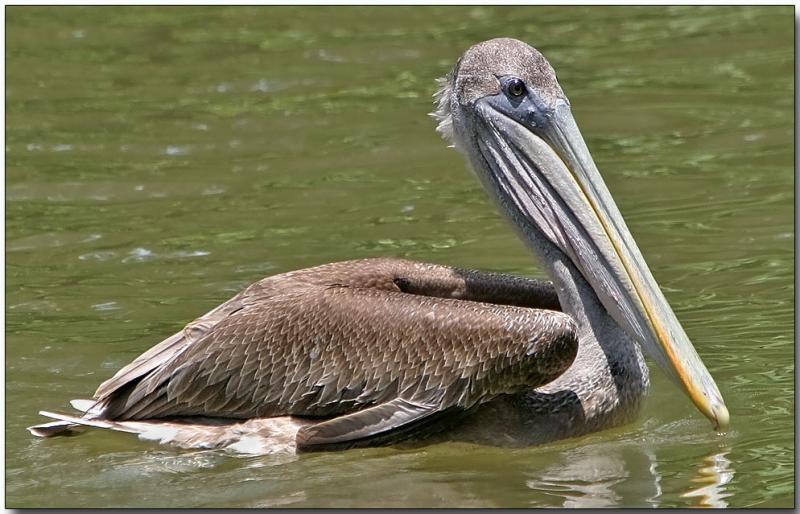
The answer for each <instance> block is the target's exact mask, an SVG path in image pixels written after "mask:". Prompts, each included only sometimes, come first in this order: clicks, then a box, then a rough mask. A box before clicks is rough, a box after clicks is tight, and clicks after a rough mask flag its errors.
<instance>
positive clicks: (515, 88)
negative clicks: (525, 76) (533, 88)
mask: <svg viewBox="0 0 800 514" xmlns="http://www.w3.org/2000/svg"><path fill="white" fill-rule="evenodd" d="M506 91H508V94H509V95H511V96H513V97H515V98H519V97H521V96H522V95H524V94H525V83H524V82H522V80H521V79H518V78H516V77H515V78H512V79H509V81H508V82H506Z"/></svg>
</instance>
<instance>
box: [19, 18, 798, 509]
mask: <svg viewBox="0 0 800 514" xmlns="http://www.w3.org/2000/svg"><path fill="white" fill-rule="evenodd" d="M6 13H7V16H6V24H7V26H6V42H7V44H6V52H7V55H6V73H7V76H6V115H7V119H6V123H7V125H6V312H5V315H6V502H7V506H8V507H34V506H35V507H46V506H47V507H51V506H63V507H86V506H94V507H98V506H102V507H109V506H136V507H218V506H227V507H247V506H314V507H324V506H332V507H348V506H394V507H397V506H430V507H443V506H482V507H493V506H502V507H543V506H584V507H599V506H660V507H685V506H725V505H728V506H734V507H745V506H762V507H768V506H772V507H775V506H784V507H786V506H792V505H793V503H794V485H793V484H794V465H793V462H794V442H793V441H794V338H793V329H794V322H793V308H794V304H793V296H794V288H793V267H794V256H793V247H794V235H793V234H794V226H793V190H794V174H793V121H794V120H793V29H794V27H793V11H792V8H791V7H780V8H731V7H704V8H693V7H676V8H663V7H659V8H608V7H591V8H589V7H576V8H572V7H513V8H497V9H495V8H485V7H467V8H460V7H459V8H455V7H445V8H418V7H414V8H411V7H409V8H363V7H352V8H338V9H333V8H276V7H270V8H266V7H261V8H150V7H129V8H76V7H73V8H52V7H47V8H44V7H9V8H7V10H6ZM501 35H503V36H512V37H518V38H520V39H523V40H526V41H528V42H530V43H532V44H534V45H535V46H537V47H538V48H539V49H541V50H542V51H543V52H544V53H545V55H546V56H547V57H548V58H549V59H550V61H551V62H552V63H553V65H554V66H555V68H556V69H557V71H558V74H559V80H560V81H561V84H562V86H563V87H564V90H565V91H566V92H567V94H568V95H569V96H570V99H571V101H572V104H573V110H574V112H575V116H576V119H577V121H578V123H579V124H580V126H581V128H582V131H583V133H584V136H585V137H586V139H587V143H588V145H589V147H590V149H591V150H592V152H593V154H594V157H595V160H596V162H597V164H598V167H599V168H600V170H601V171H602V172H603V174H604V176H605V178H606V181H607V183H608V186H609V188H610V189H611V191H612V193H613V194H614V196H615V198H616V200H617V202H618V205H619V207H620V209H621V211H622V212H623V214H624V216H625V217H626V219H627V221H628V224H629V226H630V228H631V231H632V232H633V234H634V236H635V237H636V239H637V241H638V243H639V246H640V247H641V249H642V251H643V253H644V255H645V256H646V258H647V260H648V263H649V265H650V267H651V269H652V270H653V272H654V274H655V276H656V278H657V280H658V281H659V283H660V284H661V285H662V287H663V288H664V290H665V294H666V295H667V298H668V299H669V300H670V302H671V304H672V305H673V307H674V309H675V311H676V313H677V315H678V317H679V318H680V319H681V321H682V322H683V324H684V327H685V328H686V331H687V332H688V334H689V335H690V337H691V338H692V340H693V341H694V343H695V345H696V347H697V349H698V352H699V353H700V355H701V356H702V357H703V359H704V360H705V362H706V364H707V365H708V367H709V369H710V370H711V371H712V373H713V375H714V376H715V378H716V380H717V382H718V384H719V386H720V389H721V390H722V393H723V395H724V396H725V398H726V400H727V402H728V407H729V409H730V412H731V416H732V427H731V429H730V431H729V432H728V433H726V434H723V435H718V434H716V433H714V432H713V431H712V430H711V429H710V427H709V424H708V422H707V421H706V420H705V419H704V418H702V416H700V414H698V413H697V412H696V411H695V409H694V408H693V407H692V405H691V403H690V402H689V400H688V399H687V398H686V397H684V396H683V395H682V394H681V393H680V392H679V391H678V390H677V389H676V388H675V387H674V386H673V385H672V384H671V383H670V382H669V381H668V380H667V379H666V378H665V377H664V376H663V374H661V373H660V372H659V371H654V372H653V388H652V392H651V394H650V396H649V398H648V402H647V405H646V407H645V409H644V411H643V412H642V414H641V416H640V417H639V419H638V420H637V421H636V422H634V423H632V424H630V425H626V426H624V427H620V428H616V429H613V430H609V431H605V432H602V433H598V434H593V435H590V436H587V437H584V438H580V439H574V440H568V441H562V442H559V443H556V444H550V445H546V446H542V447H536V448H524V449H502V448H492V447H481V446H470V445H466V444H463V443H458V444H457V443H450V444H439V445H433V446H427V447H424V448H421V449H415V450H398V449H395V448H378V449H366V450H352V451H347V452H341V453H329V454H316V455H309V456H303V457H302V458H299V459H295V458H277V459H276V458H267V457H258V458H241V457H231V456H228V455H225V454H222V453H218V452H203V451H178V450H173V449H170V448H165V447H159V446H155V445H152V444H150V443H145V442H141V441H138V440H136V439H135V438H133V437H130V436H127V435H125V434H113V433H101V432H96V433H88V434H86V435H84V436H81V437H75V438H59V439H54V440H39V439H34V438H32V437H30V435H29V434H28V433H27V432H26V431H25V427H26V426H28V425H31V424H34V423H37V422H39V421H40V418H39V417H38V416H37V414H36V412H37V411H38V410H39V409H43V408H44V409H52V410H64V409H66V408H67V407H66V406H67V401H68V400H69V399H71V398H79V397H86V396H87V395H89V394H91V393H92V392H93V391H94V389H95V388H96V386H97V385H98V384H99V383H100V382H101V381H103V380H104V379H106V378H107V377H109V376H110V375H111V374H112V373H113V372H114V371H115V370H116V369H118V368H119V367H121V366H122V365H124V364H126V363H127V362H129V361H130V360H131V359H132V358H134V357H135V356H137V355H138V354H139V353H140V352H142V351H143V350H145V349H146V348H148V347H150V346H151V345H152V344H154V343H156V342H158V341H160V340H161V339H162V338H163V337H165V336H166V335H169V334H171V333H173V332H174V331H176V330H177V329H179V328H180V327H181V326H182V325H183V324H184V323H186V322H188V321H190V320H192V319H193V318H195V317H196V316H198V315H199V314H202V313H203V312H206V311H207V310H209V309H210V308H212V307H213V306H215V305H217V304H219V303H220V302H222V301H224V300H226V299H227V298H229V297H230V296H232V295H233V294H234V293H235V292H237V291H238V290H239V289H241V288H242V287H244V286H245V285H247V284H249V283H250V282H252V281H254V280H256V279H258V278H260V277H262V276H264V275H268V274H273V273H280V272H284V271H288V270H292V269H296V268H300V267H305V266H312V265H316V264H320V263H324V262H330V261H335V260H343V259H351V258H360V257H369V256H397V257H406V258H411V259H417V260H423V261H431V262H437V263H444V264H451V265H457V266H462V267H475V268H482V269H488V270H495V271H503V272H512V273H519V274H526V275H532V276H541V275H542V273H541V271H540V270H539V269H538V268H537V266H536V264H535V263H534V261H533V259H532V258H531V257H530V256H529V254H528V253H527V252H526V250H525V249H524V247H523V245H522V244H521V243H520V242H519V241H518V240H517V239H516V237H515V236H514V234H513V232H512V231H511V230H510V228H509V227H508V226H507V224H506V223H505V222H504V221H503V220H502V219H501V218H500V217H499V216H498V215H497V214H496V213H495V212H494V209H493V208H492V206H491V205H490V204H489V203H488V202H487V200H486V198H485V195H484V193H483V191H482V190H481V189H480V187H479V186H478V184H477V182H476V181H475V180H474V178H473V177H472V176H471V174H470V173H468V172H467V171H466V170H465V166H464V164H463V162H462V161H461V159H460V158H459V156H457V155H456V153H455V152H454V151H453V150H452V149H448V148H446V145H445V144H444V143H443V142H442V141H441V140H440V139H439V138H438V137H437V136H436V134H435V133H434V131H433V122H432V121H431V120H430V119H428V118H427V117H426V113H427V112H429V111H430V110H431V107H432V106H431V99H430V97H431V94H432V93H433V92H434V90H435V83H434V79H435V78H436V77H439V76H441V75H443V74H445V73H446V72H447V71H448V69H449V68H450V67H451V66H452V65H453V63H454V61H455V59H456V58H457V57H458V56H459V55H461V53H462V52H463V51H464V50H465V49H466V48H467V47H468V46H469V45H471V44H473V43H475V42H478V41H480V40H483V39H487V38H490V37H495V36H501Z"/></svg>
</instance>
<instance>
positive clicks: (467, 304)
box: [30, 38, 729, 453]
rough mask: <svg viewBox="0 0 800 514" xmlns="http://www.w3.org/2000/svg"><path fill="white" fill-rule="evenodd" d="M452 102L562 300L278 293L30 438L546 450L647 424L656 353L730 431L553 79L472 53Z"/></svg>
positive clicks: (384, 274) (452, 291) (471, 274)
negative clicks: (116, 435)
mask: <svg viewBox="0 0 800 514" xmlns="http://www.w3.org/2000/svg"><path fill="white" fill-rule="evenodd" d="M440 86H441V87H440V90H439V92H438V93H437V109H436V112H434V113H433V116H434V117H435V118H436V119H437V121H438V127H437V131H438V132H439V133H440V134H441V135H442V136H443V137H444V138H445V139H446V140H448V141H450V142H451V143H452V144H453V146H455V148H456V149H457V150H459V151H460V152H461V153H462V154H463V155H464V156H465V157H466V160H467V162H468V163H469V165H470V166H471V167H472V169H473V171H474V172H475V174H476V175H477V177H478V178H479V180H480V181H481V183H482V185H483V186H484V188H485V189H486V190H487V192H488V193H489V195H490V197H491V198H492V199H493V200H494V201H495V203H496V204H497V206H498V208H499V211H500V212H501V213H502V214H503V215H505V217H506V218H507V219H508V220H509V221H510V222H511V224H512V225H513V226H514V228H515V229H516V231H517V233H518V235H519V236H520V237H521V239H522V240H523V241H524V242H525V243H526V244H527V246H528V247H529V248H530V249H531V251H532V252H533V254H534V255H535V256H536V257H537V259H538V261H539V262H540V263H541V265H542V266H543V268H544V269H545V271H546V272H547V273H548V275H549V276H550V278H551V279H552V282H546V281H539V280H534V279H528V278H522V277H515V276H510V275H503V274H495V273H487V272H480V271H475V270H462V269H457V268H451V267H447V266H441V265H436V264H428V263H419V262H411V261H405V260H400V259H365V260H357V261H346V262H339V263H332V264H325V265H322V266H318V267H314V268H308V269H303V270H299V271H294V272H290V273H284V274H281V275H275V276H272V277H268V278H265V279H263V280H261V281H259V282H256V283H255V284H253V285H251V286H250V287H248V288H247V289H245V290H244V291H242V292H241V293H239V294H237V295H236V296H234V297H233V298H232V299H230V300H229V301H227V302H225V303H223V304H222V305H220V306H219V307H217V308H215V309H214V310H212V311H210V312H208V313H206V314H205V315H203V316H201V317H200V318H198V319H196V320H195V321H193V322H192V323H189V324H188V325H187V326H186V327H185V328H184V329H183V330H181V331H180V332H178V333H176V334H174V335H172V336H171V337H169V338H167V339H165V340H164V341H162V342H161V343H159V344H158V345H156V346H154V347H153V348H151V349H150V350H148V351H146V352H145V353H143V354H142V355H141V356H139V357H138V358H136V359H135V360H134V361H133V362H132V363H130V364H129V365H127V366H125V367H124V368H122V369H121V370H120V371H118V372H117V373H116V374H115V375H114V376H113V377H112V378H110V379H109V380H107V381H106V382H104V383H103V384H101V385H100V387H99V388H98V390H97V392H96V393H95V396H94V399H93V400H82V401H81V400H76V401H74V402H73V406H75V407H76V408H78V409H79V410H80V411H82V412H83V414H82V415H80V416H71V415H65V414H57V413H50V412H42V414H45V415H47V416H49V417H52V418H55V419H56V420H57V421H55V422H50V423H46V424H42V425H37V426H34V427H31V428H30V431H31V432H32V433H34V434H35V435H39V436H52V435H58V434H62V433H65V432H67V431H71V430H74V429H76V428H78V427H80V426H92V427H99V428H108V429H113V430H121V431H127V432H133V433H138V434H139V435H140V437H143V438H147V439H154V440H158V441H161V442H169V443H172V444H176V445H178V446H184V447H213V448H233V449H238V450H242V451H249V452H251V453H271V452H272V451H275V449H276V448H280V449H281V450H288V451H313V450H329V449H341V448H348V447H353V446H369V445H376V444H386V443H395V442H399V441H404V440H408V439H415V440H420V439H423V440H428V441H430V440H436V439H442V438H444V439H461V440H469V441H473V442H482V443H490V444H492V443H501V444H502V443H506V444H513V445H527V444H537V443H542V442H546V441H551V440H555V439H559V438H565V437H571V436H576V435H580V434H584V433H587V432H591V431H594V430H600V429H603V428H607V427H611V426H615V425H619V424H621V423H625V422H628V421H630V420H631V419H633V418H634V417H635V416H636V414H637V413H638V411H639V409H640V406H641V403H642V399H643V397H644V395H645V394H646V392H647V389H648V386H649V373H648V368H647V366H646V364H645V361H644V354H643V352H646V353H648V354H649V355H650V356H651V357H652V358H653V359H654V360H655V362H656V363H657V364H658V365H659V366H660V367H662V368H663V369H664V370H665V371H666V372H667V374H668V375H669V376H670V377H671V378H672V379H673V380H674V381H675V382H676V384H677V385H678V386H679V387H680V388H681V389H682V390H683V391H684V392H685V393H686V394H687V396H689V398H690V399H691V401H692V402H693V403H694V404H695V406H696V407H697V408H698V410H699V411H700V412H701V413H702V414H704V415H705V416H706V417H708V418H709V419H710V420H711V422H712V424H713V425H714V426H715V427H716V428H718V429H723V428H725V427H726V426H727V424H728V421H729V416H728V411H727V409H726V407H725V404H724V401H723V399H722V396H721V394H720V392H719V390H718V389H717V386H716V384H715V383H714V380H713V378H712V377H711V375H710V373H709V372H708V370H707V369H706V367H705V366H704V364H703V362H702V360H701V359H700V357H699V356H698V354H697V352H696V351H695V349H694V347H693V346H692V344H691V342H690V341H689V338H688V337H687V335H686V334H685V332H684V331H683V328H682V327H681V325H680V323H679V322H678V320H677V318H676V317H675V315H674V313H673V312H672V310H671V308H670V307H669V304H668V303H667V301H666V299H665V298H664V295H663V294H662V293H661V290H660V289H659V287H658V285H657V284H656V282H655V279H654V278H653V276H652V274H651V273H650V270H649V269H648V267H647V265H646V263H645V261H644V258H643V257H642V255H641V253H640V251H639V249H638V247H637V246H636V243H635V241H634V240H633V237H632V236H631V234H630V232H629V231H628V228H627V226H626V225H625V222H624V220H623V218H622V215H621V214H620V212H619V210H618V209H617V206H616V204H615V203H614V201H613V199H612V197H611V195H610V193H609V192H608V189H607V188H606V186H605V183H604V182H603V180H602V177H601V176H600V173H599V172H598V170H597V168H596V166H595V164H594V162H593V160H592V157H591V155H590V153H589V151H588V149H587V147H586V144H585V143H584V141H583V138H582V136H581V134H580V131H579V130H578V127H577V125H576V123H575V121H574V119H573V117H572V113H571V107H570V104H569V101H568V100H567V97H566V95H565V94H564V92H563V91H562V89H561V86H560V85H559V84H558V81H557V80H556V76H555V72H554V71H553V69H552V67H551V66H550V64H549V63H548V62H547V60H546V59H545V58H544V57H543V56H542V55H541V54H540V53H539V52H538V51H537V50H536V49H534V48H532V47H530V46H529V45H527V44H525V43H523V42H520V41H517V40H513V39H505V38H501V39H493V40H490V41H485V42H483V43H480V44H477V45H475V46H473V47H471V48H470V49H469V50H467V52H466V53H465V54H464V55H463V56H462V57H461V58H460V59H459V61H458V62H457V64H456V66H455V68H454V69H453V70H452V72H451V73H450V74H449V75H448V76H447V77H445V78H444V79H442V80H441V83H440Z"/></svg>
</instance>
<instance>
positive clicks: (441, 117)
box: [430, 63, 458, 147]
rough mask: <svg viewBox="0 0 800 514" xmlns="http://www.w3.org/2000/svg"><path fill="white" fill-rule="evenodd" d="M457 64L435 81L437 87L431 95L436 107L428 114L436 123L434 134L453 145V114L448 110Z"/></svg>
mask: <svg viewBox="0 0 800 514" xmlns="http://www.w3.org/2000/svg"><path fill="white" fill-rule="evenodd" d="M457 69H458V63H456V65H455V67H454V68H453V69H452V70H450V72H449V73H448V74H447V75H445V76H444V77H441V78H438V79H436V84H437V85H438V86H439V87H438V89H437V90H436V92H435V93H434V94H433V102H434V104H435V105H436V110H435V111H433V112H432V113H430V116H431V118H433V119H435V120H436V121H437V122H438V125H436V132H438V133H439V135H440V136H442V138H444V140H445V141H447V142H448V143H450V146H451V147H452V146H454V145H453V114H452V111H451V108H450V97H451V95H452V93H453V82H454V81H455V75H456V70H457Z"/></svg>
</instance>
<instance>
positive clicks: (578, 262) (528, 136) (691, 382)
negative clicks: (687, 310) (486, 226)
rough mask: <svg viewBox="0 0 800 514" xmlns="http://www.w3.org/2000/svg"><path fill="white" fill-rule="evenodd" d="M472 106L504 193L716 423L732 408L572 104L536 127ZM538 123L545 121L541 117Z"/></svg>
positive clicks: (561, 106)
mask: <svg viewBox="0 0 800 514" xmlns="http://www.w3.org/2000/svg"><path fill="white" fill-rule="evenodd" d="M481 102H482V101H478V105H476V112H477V114H478V117H479V118H480V120H481V121H482V122H483V123H482V124H481V125H482V128H483V130H484V131H485V132H486V135H488V136H489V137H488V138H486V140H483V141H482V140H480V138H479V146H480V149H481V154H483V156H484V158H485V159H486V162H487V163H488V164H489V167H490V168H491V172H492V174H493V175H494V177H493V179H494V181H496V187H499V188H500V190H501V191H502V194H503V196H504V197H506V198H507V199H509V200H508V201H511V202H513V203H514V204H515V206H516V208H517V209H518V210H520V211H521V212H522V214H523V215H524V216H526V217H527V218H528V219H530V220H531V222H532V223H534V224H535V225H536V227H537V228H538V229H539V230H540V231H541V232H542V233H543V234H544V235H545V237H547V238H548V239H549V240H550V241H551V242H552V243H554V244H555V245H556V246H557V247H558V248H559V249H560V250H561V251H562V252H564V253H565V254H566V255H567V256H568V257H569V258H570V259H571V260H572V262H573V263H574V264H575V266H576V267H577V268H578V270H579V271H580V272H581V273H582V275H583V276H584V278H585V279H586V280H587V282H588V283H589V284H590V285H591V287H592V288H593V289H594V291H595V293H596V294H597V296H598V298H599V299H600V301H601V303H602V304H603V306H604V307H605V308H606V310H607V311H608V313H609V314H610V315H611V316H612V317H613V318H614V320H615V321H616V322H617V323H619V324H620V326H621V327H622V328H623V329H624V330H625V331H626V332H628V334H629V335H630V336H631V337H633V338H634V339H636V340H637V341H638V342H639V343H640V344H641V345H642V347H643V348H644V350H645V351H646V352H647V353H648V354H650V356H651V357H652V358H653V359H654V360H655V361H656V362H657V363H658V364H659V366H660V367H661V368H662V369H664V370H665V371H666V372H667V374H668V375H669V376H670V378H672V379H673V381H674V382H676V383H677V384H678V385H679V387H681V389H683V390H684V391H685V392H686V394H687V395H688V396H689V397H690V398H691V400H692V402H693V403H694V404H695V406H696V407H697V408H698V409H699V410H700V412H702V413H703V414H704V415H705V416H706V417H707V418H709V419H710V420H711V422H712V423H713V424H714V427H715V428H717V429H724V428H726V427H727V425H728V422H729V414H728V410H727V408H726V407H725V402H724V401H723V399H722V395H721V394H720V392H719V389H718V388H717V385H716V383H715V382H714V379H713V378H712V377H711V374H710V373H709V372H708V369H706V367H705V365H704V364H703V361H702V360H701V359H700V356H699V355H698V354H697V351H696V350H695V349H694V346H692V343H691V342H690V341H689V338H688V336H687V335H686V333H685V332H684V330H683V327H681V324H680V322H679V321H678V319H677V318H676V317H675V314H674V313H673V312H672V309H671V308H670V306H669V304H668V303H667V300H666V298H665V297H664V295H663V293H662V292H661V289H660V288H659V287H658V284H657V283H656V281H655V279H654V278H653V275H652V273H651V272H650V269H649V268H648V267H647V264H646V263H645V260H644V258H643V257H642V254H641V252H640V251H639V248H638V247H637V245H636V243H635V241H634V240H633V236H631V233H630V231H629V230H628V227H627V226H626V225H625V222H624V221H623V219H622V215H621V214H620V212H619V209H618V208H617V206H616V204H615V202H614V200H613V199H612V198H611V194H610V193H609V192H608V189H607V187H606V185H605V183H604V181H603V179H602V177H601V176H600V173H599V171H598V170H597V167H596V166H595V164H594V161H593V159H592V157H591V155H590V154H589V150H588V149H587V147H586V143H585V142H584V140H583V137H582V136H581V133H580V131H579V130H578V126H577V124H576V123H575V120H574V118H573V117H572V113H571V110H570V108H569V105H568V104H567V103H566V102H565V101H559V102H558V103H557V104H556V107H555V108H554V109H553V110H552V111H550V112H549V113H548V115H547V116H546V121H545V122H544V123H542V122H541V121H540V122H539V123H536V124H531V125H534V126H532V127H530V128H529V127H528V126H526V123H525V122H524V121H523V122H520V121H517V120H515V119H513V118H512V117H511V116H509V115H506V114H503V113H501V112H499V111H498V110H496V109H494V108H493V107H492V106H491V104H489V103H488V102H487V103H483V104H481ZM540 120H541V118H540Z"/></svg>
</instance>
